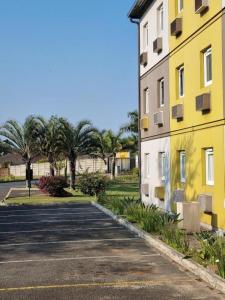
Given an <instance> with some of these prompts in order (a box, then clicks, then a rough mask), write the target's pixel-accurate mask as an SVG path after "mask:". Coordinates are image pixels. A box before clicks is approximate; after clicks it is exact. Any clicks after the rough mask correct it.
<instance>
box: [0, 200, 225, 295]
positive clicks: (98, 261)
mask: <svg viewBox="0 0 225 300" xmlns="http://www.w3.org/2000/svg"><path fill="white" fill-rule="evenodd" d="M0 278H1V280H0V299H10V300H11V299H16V300H19V299H23V300H24V299H29V300H33V299H38V300H40V299H41V300H42V299H44V300H45V299H46V300H50V299H54V300H57V299H60V300H61V299H66V300H68V299H79V300H80V299H91V300H93V299H135V300H137V299H154V300H157V299H166V300H168V299H169V300H172V299H182V300H184V299H210V300H214V299H225V297H224V295H221V294H219V293H218V291H216V290H212V289H210V288H209V287H208V286H207V284H205V283H204V282H201V281H200V280H199V279H198V278H196V277H195V276H194V275H192V274H190V273H189V272H188V271H186V270H183V269H182V268H180V267H179V266H178V265H176V264H174V263H173V262H171V261H170V260H169V259H167V258H166V257H163V256H161V254H160V252H158V251H157V250H156V249H153V248H151V247H149V246H148V245H146V244H145V242H144V241H143V240H142V239H140V238H139V237H137V236H135V235H134V234H133V233H130V232H129V231H128V230H126V229H125V228H123V227H122V226H120V225H118V224H117V223H116V222H115V221H113V220H112V219H110V218H109V217H108V216H106V215H105V214H103V213H102V212H100V211H99V210H98V209H97V208H95V207H93V206H92V205H89V204H71V205H52V206H51V205H49V206H45V207H43V206H35V207H26V206H25V207H8V208H7V207H5V208H1V209H0Z"/></svg>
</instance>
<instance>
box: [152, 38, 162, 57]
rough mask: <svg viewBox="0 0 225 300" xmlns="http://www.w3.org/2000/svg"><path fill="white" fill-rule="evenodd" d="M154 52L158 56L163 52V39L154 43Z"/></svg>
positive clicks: (158, 39)
mask: <svg viewBox="0 0 225 300" xmlns="http://www.w3.org/2000/svg"><path fill="white" fill-rule="evenodd" d="M153 52H154V53H158V54H159V53H160V52H162V38H157V39H156V40H155V41H154V42H153Z"/></svg>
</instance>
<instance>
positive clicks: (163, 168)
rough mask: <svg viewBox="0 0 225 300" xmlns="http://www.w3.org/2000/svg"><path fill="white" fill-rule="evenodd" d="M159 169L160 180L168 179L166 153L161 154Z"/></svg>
mask: <svg viewBox="0 0 225 300" xmlns="http://www.w3.org/2000/svg"><path fill="white" fill-rule="evenodd" d="M159 167H160V178H161V180H163V181H164V180H165V179H166V153H165V152H160V153H159Z"/></svg>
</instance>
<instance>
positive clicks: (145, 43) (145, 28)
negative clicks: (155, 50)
mask: <svg viewBox="0 0 225 300" xmlns="http://www.w3.org/2000/svg"><path fill="white" fill-rule="evenodd" d="M148 33H149V30H148V22H146V23H145V24H144V25H143V50H144V51H145V50H147V49H148V44H149V36H148Z"/></svg>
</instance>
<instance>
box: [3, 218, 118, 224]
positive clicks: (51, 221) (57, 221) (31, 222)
mask: <svg viewBox="0 0 225 300" xmlns="http://www.w3.org/2000/svg"><path fill="white" fill-rule="evenodd" d="M88 221H113V219H112V218H110V217H108V218H104V219H83V220H82V219H81V220H45V221H30V222H25V221H24V222H8V223H7V222H4V223H2V222H1V223H0V225H12V224H38V223H60V222H88ZM114 222H115V221H114Z"/></svg>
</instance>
